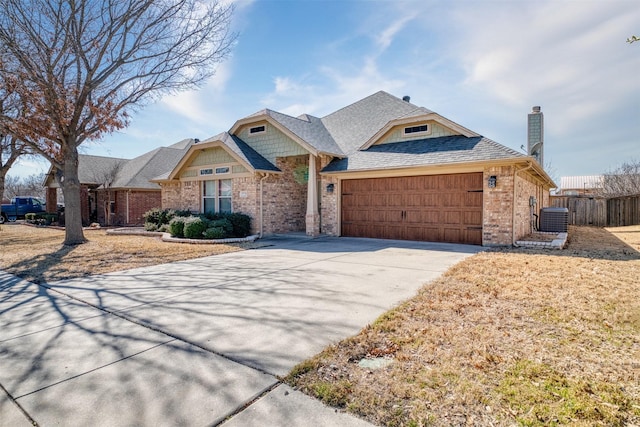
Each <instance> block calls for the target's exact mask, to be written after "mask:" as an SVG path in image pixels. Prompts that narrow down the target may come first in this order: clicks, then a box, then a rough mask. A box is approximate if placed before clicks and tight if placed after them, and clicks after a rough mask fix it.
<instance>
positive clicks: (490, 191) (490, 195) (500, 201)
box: [482, 166, 514, 246]
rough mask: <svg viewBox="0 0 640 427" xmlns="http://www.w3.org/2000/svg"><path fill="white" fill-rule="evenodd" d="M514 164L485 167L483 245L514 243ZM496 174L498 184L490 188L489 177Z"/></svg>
mask: <svg viewBox="0 0 640 427" xmlns="http://www.w3.org/2000/svg"><path fill="white" fill-rule="evenodd" d="M513 173H514V168H513V166H495V167H489V168H485V170H484V176H483V182H484V184H483V199H484V201H483V202H484V215H483V218H482V245H483V246H503V245H511V244H512V228H513V221H512V213H513ZM492 175H495V176H496V178H497V184H496V187H495V188H489V185H488V181H489V177H490V176H492Z"/></svg>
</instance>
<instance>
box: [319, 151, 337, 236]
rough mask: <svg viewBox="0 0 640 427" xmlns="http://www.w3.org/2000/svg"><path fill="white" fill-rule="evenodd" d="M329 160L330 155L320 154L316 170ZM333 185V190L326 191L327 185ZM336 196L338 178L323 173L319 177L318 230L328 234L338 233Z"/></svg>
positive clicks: (320, 168)
mask: <svg viewBox="0 0 640 427" xmlns="http://www.w3.org/2000/svg"><path fill="white" fill-rule="evenodd" d="M329 162H331V157H328V156H321V157H320V166H319V167H318V170H319V171H320V170H322V169H323V168H324V167H325V166H326V165H328V164H329ZM330 184H332V185H333V192H332V193H329V192H328V191H327V186H328V185H330ZM338 197H340V188H339V185H338V179H337V178H336V177H333V176H330V175H323V176H321V178H320V221H321V224H320V232H321V233H322V234H327V235H329V236H337V235H338Z"/></svg>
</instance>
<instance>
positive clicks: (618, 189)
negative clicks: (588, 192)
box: [601, 160, 640, 197]
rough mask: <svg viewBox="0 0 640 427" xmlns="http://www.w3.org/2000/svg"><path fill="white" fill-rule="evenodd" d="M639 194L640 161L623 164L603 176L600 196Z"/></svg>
mask: <svg viewBox="0 0 640 427" xmlns="http://www.w3.org/2000/svg"><path fill="white" fill-rule="evenodd" d="M636 194H640V160H631V161H630V162H625V163H623V164H622V165H620V166H619V167H617V168H616V169H614V170H611V171H609V172H607V173H605V174H604V177H603V179H602V190H601V195H602V196H605V197H618V196H630V195H636Z"/></svg>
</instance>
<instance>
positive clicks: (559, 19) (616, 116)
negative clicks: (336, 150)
mask: <svg viewBox="0 0 640 427" xmlns="http://www.w3.org/2000/svg"><path fill="white" fill-rule="evenodd" d="M236 5H237V9H236V13H235V16H234V27H235V29H236V31H238V32H239V33H240V36H239V38H238V42H237V45H236V46H235V48H234V51H233V54H232V56H231V57H230V58H229V59H228V60H227V61H226V62H224V63H223V64H221V65H220V66H219V68H218V71H217V74H216V76H215V77H214V78H212V79H211V80H210V81H209V82H208V83H207V84H206V85H205V86H204V87H202V88H201V89H199V90H197V91H192V92H183V93H179V94H177V95H172V96H166V97H164V98H163V99H161V100H160V101H158V102H156V103H155V104H152V105H148V106H146V107H144V108H143V109H141V110H140V111H138V112H136V113H134V114H133V117H132V120H131V124H130V126H129V127H128V128H127V129H125V130H123V131H121V132H118V133H115V134H112V135H110V136H107V137H105V138H104V139H103V140H101V141H96V142H89V143H85V144H84V145H83V146H82V147H81V152H83V153H84V154H94V155H104V156H113V157H123V158H133V157H136V156H138V155H140V154H143V153H145V152H147V151H150V150H152V149H154V148H157V147H160V146H168V145H171V144H173V143H174V142H177V141H179V140H182V139H184V138H199V139H205V138H208V137H210V136H213V135H215V134H217V133H219V132H222V131H225V130H228V129H229V128H231V126H232V125H233V123H234V122H235V121H236V120H237V119H240V118H242V117H244V116H247V115H249V114H252V113H254V112H256V111H259V110H261V109H263V108H270V109H273V110H277V111H280V112H283V113H286V114H290V115H293V116H297V115H300V114H302V113H308V114H312V115H315V116H319V117H322V116H324V115H326V114H329V113H331V112H333V111H335V110H337V109H339V108H341V107H343V106H346V105H348V104H350V103H353V102H355V101H357V100H359V99H361V98H364V97H365V96H368V95H370V94H372V93H374V92H377V91H378V90H385V91H387V92H389V93H391V94H393V95H396V96H398V97H402V96H404V95H410V96H411V102H412V103H414V104H416V105H419V106H423V107H426V108H428V109H431V110H433V111H436V112H438V113H439V114H441V115H443V116H445V117H447V118H449V119H451V120H453V121H454V122H457V123H459V124H461V125H463V126H465V127H467V128H469V129H472V130H474V131H475V132H478V133H480V134H482V135H484V136H486V137H488V138H491V139H493V140H495V141H497V142H499V143H501V144H503V145H506V146H508V147H511V148H513V149H519V148H520V146H521V145H523V144H524V145H526V120H527V114H528V113H529V112H530V111H531V107H532V106H534V105H540V106H541V107H542V111H543V113H544V114H545V163H547V167H548V172H549V173H550V174H551V175H552V177H553V178H554V179H556V180H558V181H559V178H560V177H561V176H567V175H592V174H599V173H603V172H606V171H608V170H611V169H613V168H615V167H617V166H618V165H620V164H621V163H622V162H625V161H629V160H631V159H634V160H640V77H639V76H640V42H637V43H634V44H628V43H626V39H627V38H628V37H629V36H631V35H633V34H635V35H640V2H638V1H637V0H633V1H620V0H609V1H605V0H598V1H595V0H594V1H584V0H572V1H563V0H553V1H548V0H537V1H520V0H517V1H516V0H513V1H471V0H468V1H457V0H451V1H428V0H422V1H382V0H381V1H366V0H360V1H332V0H306V1H303V0H255V1H245V0H239V1H236ZM46 169H48V165H47V164H44V163H42V162H36V161H32V160H31V159H28V160H23V161H21V163H20V165H18V166H16V167H15V168H14V169H12V170H11V171H10V172H9V174H10V175H20V176H26V175H30V174H32V173H39V172H42V171H45V170H46Z"/></svg>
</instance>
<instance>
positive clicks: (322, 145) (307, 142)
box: [229, 109, 343, 163]
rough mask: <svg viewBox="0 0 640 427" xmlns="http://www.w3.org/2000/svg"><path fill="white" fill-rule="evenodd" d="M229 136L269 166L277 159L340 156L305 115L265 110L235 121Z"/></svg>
mask: <svg viewBox="0 0 640 427" xmlns="http://www.w3.org/2000/svg"><path fill="white" fill-rule="evenodd" d="M229 133H230V134H231V135H234V136H236V137H238V138H240V139H241V140H242V141H245V142H246V143H247V144H248V145H249V146H250V147H251V148H253V149H254V150H255V151H256V152H258V153H259V154H260V155H262V156H263V157H264V158H266V159H267V160H269V161H270V162H272V163H275V159H276V158H277V157H288V156H298V155H306V154H313V155H314V156H317V155H320V154H327V155H330V156H336V157H342V156H343V153H342V151H341V150H340V148H339V147H338V146H337V144H336V143H335V142H334V141H333V138H332V137H331V135H329V133H328V132H327V130H326V129H325V127H324V125H323V124H322V122H321V120H320V119H319V118H317V117H313V116H310V115H307V114H304V115H302V116H300V117H291V116H288V115H286V114H282V113H278V112H277V111H273V110H269V109H265V110H262V111H259V112H257V113H255V114H252V115H250V116H248V117H245V118H243V119H240V120H238V121H236V122H235V124H234V125H233V127H232V128H231V129H230V130H229Z"/></svg>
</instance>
